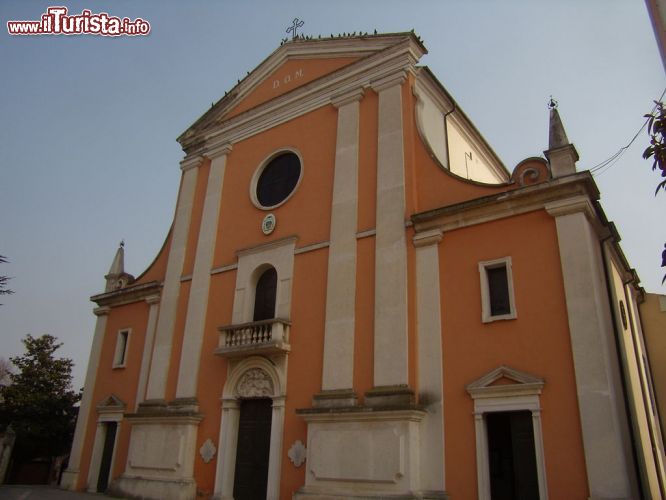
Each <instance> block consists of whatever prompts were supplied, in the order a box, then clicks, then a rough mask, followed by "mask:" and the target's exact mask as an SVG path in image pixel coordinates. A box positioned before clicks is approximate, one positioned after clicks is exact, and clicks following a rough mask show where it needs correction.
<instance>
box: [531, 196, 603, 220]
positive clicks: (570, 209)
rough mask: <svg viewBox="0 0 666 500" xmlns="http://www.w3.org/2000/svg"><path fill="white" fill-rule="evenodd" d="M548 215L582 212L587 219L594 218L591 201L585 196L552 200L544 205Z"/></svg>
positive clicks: (558, 215) (559, 215)
mask: <svg viewBox="0 0 666 500" xmlns="http://www.w3.org/2000/svg"><path fill="white" fill-rule="evenodd" d="M544 208H545V209H546V212H548V215H551V216H552V217H561V216H563V215H570V214H575V213H578V212H582V213H583V214H584V215H585V216H586V217H587V218H588V219H590V220H594V219H595V218H596V217H595V211H594V207H593V206H592V203H590V200H589V198H587V196H575V197H573V198H566V199H564V200H558V201H553V202H551V203H548V204H546V205H545V207H544Z"/></svg>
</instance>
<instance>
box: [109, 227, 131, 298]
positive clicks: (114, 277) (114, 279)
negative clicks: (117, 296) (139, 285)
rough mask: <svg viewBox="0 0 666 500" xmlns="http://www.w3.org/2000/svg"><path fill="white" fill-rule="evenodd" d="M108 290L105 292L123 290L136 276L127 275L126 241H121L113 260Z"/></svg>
mask: <svg viewBox="0 0 666 500" xmlns="http://www.w3.org/2000/svg"><path fill="white" fill-rule="evenodd" d="M104 279H106V288H105V289H104V291H105V292H112V291H113V290H117V289H118V288H123V287H125V286H126V285H128V284H129V283H131V282H132V281H134V276H132V275H131V274H127V273H126V272H125V241H124V240H123V241H121V242H120V245H118V250H116V255H115V257H114V258H113V262H112V263H111V267H110V268H109V272H108V274H107V275H106V276H104Z"/></svg>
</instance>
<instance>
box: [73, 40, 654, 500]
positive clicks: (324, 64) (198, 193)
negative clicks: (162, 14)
mask: <svg viewBox="0 0 666 500" xmlns="http://www.w3.org/2000/svg"><path fill="white" fill-rule="evenodd" d="M425 53H426V49H425V47H424V46H423V44H422V43H421V41H420V40H419V39H418V38H417V37H416V36H415V35H414V34H413V33H397V34H385V35H381V34H380V35H360V36H350V37H337V38H335V37H334V38H327V39H303V38H301V39H294V40H291V41H288V42H286V43H284V44H283V45H281V46H280V47H279V48H278V49H277V50H275V52H273V53H272V54H271V55H269V56H268V57H267V58H266V59H265V60H264V61H263V62H262V63H261V64H260V65H259V66H258V67H257V68H256V69H255V70H254V71H252V72H251V73H250V74H249V75H248V76H247V77H246V78H245V79H243V80H242V81H240V82H239V84H238V85H237V86H236V87H234V89H232V90H231V91H230V92H229V93H228V94H226V95H225V97H224V98H222V99H221V100H220V101H219V102H218V103H216V104H215V105H214V106H213V107H212V108H211V109H210V110H209V111H207V112H206V113H205V114H204V115H203V116H202V117H201V118H200V119H199V120H198V121H197V122H195V123H194V124H193V125H192V126H191V127H190V128H188V129H187V131H186V132H184V133H183V134H182V135H181V136H180V137H179V139H178V140H179V142H180V144H181V146H182V148H183V151H184V152H185V157H184V159H183V160H182V162H181V170H182V177H181V184H180V190H179V194H178V200H177V204H176V210H175V215H174V220H173V224H172V227H171V230H170V232H169V234H168V236H167V238H166V241H165V243H164V246H163V248H162V249H161V251H160V252H159V254H158V255H157V256H156V258H155V260H154V262H153V263H152V264H151V265H150V266H149V268H148V269H147V270H146V271H145V272H144V273H143V274H141V275H140V276H139V277H137V278H134V277H133V276H132V275H130V274H128V273H126V272H125V269H124V264H123V256H124V251H125V250H124V248H123V247H122V246H121V248H119V249H118V252H117V253H116V257H115V259H114V261H113V264H112V266H111V269H110V270H109V273H108V274H107V275H106V289H105V291H104V292H103V293H100V294H98V295H95V296H93V297H92V300H93V301H94V302H95V303H96V304H97V307H96V309H95V311H94V312H95V314H96V315H97V324H96V328H95V332H94V337H93V343H92V349H91V355H90V361H89V366H88V371H87V375H86V381H85V390H84V396H83V400H82V403H81V409H80V413H79V419H78V422H77V427H76V433H75V437H74V442H73V445H72V452H71V455H70V460H69V466H68V469H67V471H66V472H65V474H64V476H63V481H62V484H63V487H65V488H69V489H72V490H88V491H106V490H108V491H111V492H113V493H117V494H119V495H123V496H127V497H137V498H154V499H167V498H168V499H194V498H200V497H201V498H217V499H232V498H236V499H259V498H261V499H263V498H268V499H290V498H297V499H302V500H307V499H313V500H314V499H324V498H364V499H365V498H387V497H390V498H405V499H407V498H455V499H474V498H480V499H491V498H541V499H547V498H552V499H558V498H567V499H569V498H580V499H584V498H594V499H610V498H613V499H618V498H625V499H629V498H661V497H662V496H663V493H664V447H663V439H662V436H661V430H660V426H659V417H658V413H657V411H656V409H655V407H654V405H653V404H652V403H651V402H652V401H653V398H654V395H653V394H652V393H651V386H650V380H649V378H650V375H649V374H650V369H649V366H648V361H647V357H646V356H644V347H643V346H644V344H643V342H642V330H641V322H640V316H639V311H638V305H637V304H638V298H639V296H640V294H641V289H640V285H639V283H638V279H637V277H636V275H635V273H634V272H633V270H632V269H631V268H630V267H629V265H628V263H627V261H626V259H625V257H624V255H623V254H622V251H621V249H620V247H619V245H618V242H619V236H618V234H617V232H616V230H615V228H614V226H613V225H612V223H610V222H609V221H608V220H607V219H606V217H605V215H604V212H603V210H602V208H601V206H600V204H599V192H598V190H597V187H596V185H595V183H594V181H593V179H592V177H591V175H590V174H589V173H588V172H577V170H576V166H575V164H576V162H577V160H578V155H577V152H576V150H575V148H574V146H573V145H572V144H570V143H569V141H568V139H567V136H566V133H565V132H564V127H563V125H562V122H561V120H560V117H559V114H558V111H557V109H556V107H553V108H552V109H551V111H550V130H549V148H548V150H547V151H545V158H543V157H533V158H528V159H526V160H524V161H522V162H521V163H519V164H518V165H517V166H516V167H515V168H512V169H511V171H509V170H508V169H507V168H506V167H505V166H504V164H503V163H502V162H501V160H500V159H499V158H498V157H497V155H496V154H495V153H494V152H493V150H492V149H491V148H490V146H489V145H488V144H487V143H486V142H485V140H484V139H483V138H482V137H481V135H480V134H479V132H478V131H477V129H476V128H475V127H474V125H473V124H472V123H471V122H470V120H469V119H468V118H467V117H466V115H465V114H464V113H463V112H462V110H461V109H460V108H459V106H458V105H457V104H456V102H455V101H454V100H453V98H452V97H451V96H450V95H449V94H448V93H447V91H446V90H445V89H444V87H443V86H442V85H441V84H440V83H439V81H438V80H437V78H436V77H435V76H434V75H433V74H432V72H431V71H430V70H429V69H428V68H427V67H423V66H419V65H418V61H419V60H420V58H421V57H422V56H423V55H424V54H425ZM544 134H545V131H544Z"/></svg>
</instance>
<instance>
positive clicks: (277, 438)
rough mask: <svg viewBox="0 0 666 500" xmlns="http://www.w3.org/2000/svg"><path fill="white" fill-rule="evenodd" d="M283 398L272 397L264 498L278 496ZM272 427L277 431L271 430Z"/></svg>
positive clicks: (267, 499)
mask: <svg viewBox="0 0 666 500" xmlns="http://www.w3.org/2000/svg"><path fill="white" fill-rule="evenodd" d="M284 400H285V398H284V396H281V397H275V398H273V411H272V415H271V441H270V443H271V444H270V452H269V456H268V486H267V490H266V500H279V498H280V472H281V471H282V434H283V433H282V428H283V426H284ZM274 429H275V430H276V431H277V432H273V430H274Z"/></svg>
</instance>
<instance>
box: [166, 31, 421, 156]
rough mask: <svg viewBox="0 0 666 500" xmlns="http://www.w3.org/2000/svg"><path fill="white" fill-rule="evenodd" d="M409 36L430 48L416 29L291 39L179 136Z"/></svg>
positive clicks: (210, 125) (189, 134) (409, 39)
mask: <svg viewBox="0 0 666 500" xmlns="http://www.w3.org/2000/svg"><path fill="white" fill-rule="evenodd" d="M405 42H411V43H412V45H417V46H418V47H419V50H420V51H421V53H425V52H427V51H426V50H425V47H423V45H422V44H421V42H420V40H418V39H417V38H416V36H415V35H414V34H413V33H396V34H382V35H359V36H338V37H335V36H333V37H331V38H316V39H315V38H313V39H305V40H303V39H297V40H291V41H288V42H286V43H284V44H282V45H281V46H280V47H279V48H278V49H276V50H275V51H274V52H273V53H272V54H271V55H270V56H268V57H267V58H266V59H265V60H264V61H263V62H262V63H261V64H259V66H257V67H256V68H255V69H254V70H253V71H251V72H250V73H248V75H247V76H246V77H245V78H243V79H242V80H239V81H238V84H237V85H236V86H234V87H233V88H232V89H231V90H230V91H229V92H228V93H226V94H225V95H224V97H223V98H222V99H220V100H219V101H218V102H217V103H215V104H214V105H213V106H212V107H211V109H209V110H208V111H207V112H206V113H205V114H204V115H203V116H201V118H199V119H198V120H197V121H196V122H195V123H194V124H193V125H192V126H191V127H189V128H188V129H187V130H186V131H185V132H184V133H183V134H182V135H181V136H180V137H179V138H178V141H179V142H181V144H183V143H184V142H186V141H187V140H188V139H189V138H190V137H192V136H193V135H198V134H201V133H202V132H206V131H208V130H209V129H211V128H214V127H215V126H216V124H219V123H222V122H224V121H225V120H228V119H231V118H234V117H236V116H238V115H241V114H243V113H244V112H245V111H248V110H250V109H253V108H256V107H257V106H261V104H264V103H266V102H269V101H271V100H273V99H275V98H277V97H280V96H282V95H284V94H287V93H289V92H292V91H294V90H296V89H299V88H302V87H303V86H305V85H308V84H309V83H312V82H314V81H315V80H319V79H321V78H323V77H326V76H327V75H331V74H333V73H336V72H337V71H340V70H341V69H342V68H345V67H348V66H350V65H353V64H354V63H357V62H359V61H360V60H362V59H366V58H369V57H372V56H374V55H376V54H378V53H381V52H383V51H385V50H386V49H390V48H392V47H394V46H397V45H400V44H403V43H405Z"/></svg>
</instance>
